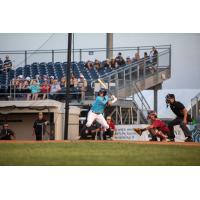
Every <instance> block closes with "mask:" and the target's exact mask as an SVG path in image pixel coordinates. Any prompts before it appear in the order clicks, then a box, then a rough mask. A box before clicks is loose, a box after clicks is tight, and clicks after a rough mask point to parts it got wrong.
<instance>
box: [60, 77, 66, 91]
mask: <svg viewBox="0 0 200 200" xmlns="http://www.w3.org/2000/svg"><path fill="white" fill-rule="evenodd" d="M66 86H67V81H66V78H65V77H62V78H61V79H60V87H61V89H62V88H66Z"/></svg>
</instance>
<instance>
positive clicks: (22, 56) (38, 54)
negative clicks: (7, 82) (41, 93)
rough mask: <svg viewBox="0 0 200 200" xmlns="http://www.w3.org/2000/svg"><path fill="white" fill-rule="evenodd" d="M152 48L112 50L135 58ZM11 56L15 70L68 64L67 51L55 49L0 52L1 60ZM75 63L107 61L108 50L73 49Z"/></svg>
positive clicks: (117, 48) (159, 46) (140, 47)
mask: <svg viewBox="0 0 200 200" xmlns="http://www.w3.org/2000/svg"><path fill="white" fill-rule="evenodd" d="M169 46H170V45H157V46H155V48H156V49H157V50H158V51H163V50H165V49H167V48H169ZM151 49H152V46H138V47H115V48H113V49H111V51H112V52H113V56H114V57H116V56H117V54H118V52H122V54H123V57H124V58H126V57H128V56H130V57H134V54H135V53H136V52H138V53H140V55H143V54H144V52H148V51H150V50H151ZM6 55H9V57H10V60H11V61H12V63H13V69H16V68H18V67H23V66H25V65H30V64H32V63H34V62H38V63H41V62H47V63H48V62H52V63H55V62H66V60H67V59H66V58H67V49H54V50H15V51H12V50H11V51H0V58H2V59H3V58H4V57H5V56H6ZM72 57H73V60H72V61H73V62H81V61H87V60H93V61H94V60H95V59H98V60H100V61H102V60H105V59H106V48H82V49H73V51H72Z"/></svg>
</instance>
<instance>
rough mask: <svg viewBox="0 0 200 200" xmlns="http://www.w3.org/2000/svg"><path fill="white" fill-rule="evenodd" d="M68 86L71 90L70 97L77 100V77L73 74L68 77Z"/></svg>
mask: <svg viewBox="0 0 200 200" xmlns="http://www.w3.org/2000/svg"><path fill="white" fill-rule="evenodd" d="M70 88H71V92H72V98H73V99H77V100H78V92H79V90H78V79H77V78H76V75H75V74H72V76H71V79H70Z"/></svg>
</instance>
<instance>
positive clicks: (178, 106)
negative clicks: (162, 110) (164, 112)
mask: <svg viewBox="0 0 200 200" xmlns="http://www.w3.org/2000/svg"><path fill="white" fill-rule="evenodd" d="M170 108H171V110H172V111H173V113H174V114H175V115H176V116H177V117H181V118H183V117H184V114H183V109H184V108H185V106H184V105H183V104H182V103H181V102H179V101H175V102H174V103H173V104H170Z"/></svg>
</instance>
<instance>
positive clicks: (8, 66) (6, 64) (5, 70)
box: [3, 56, 12, 72]
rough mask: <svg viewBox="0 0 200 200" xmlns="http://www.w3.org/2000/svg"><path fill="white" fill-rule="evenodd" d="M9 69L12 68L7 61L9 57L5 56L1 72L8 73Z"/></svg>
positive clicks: (9, 61)
mask: <svg viewBox="0 0 200 200" xmlns="http://www.w3.org/2000/svg"><path fill="white" fill-rule="evenodd" d="M11 68H12V62H11V60H10V59H9V56H6V59H5V60H4V64H3V71H4V72H9V71H10V70H11Z"/></svg>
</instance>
